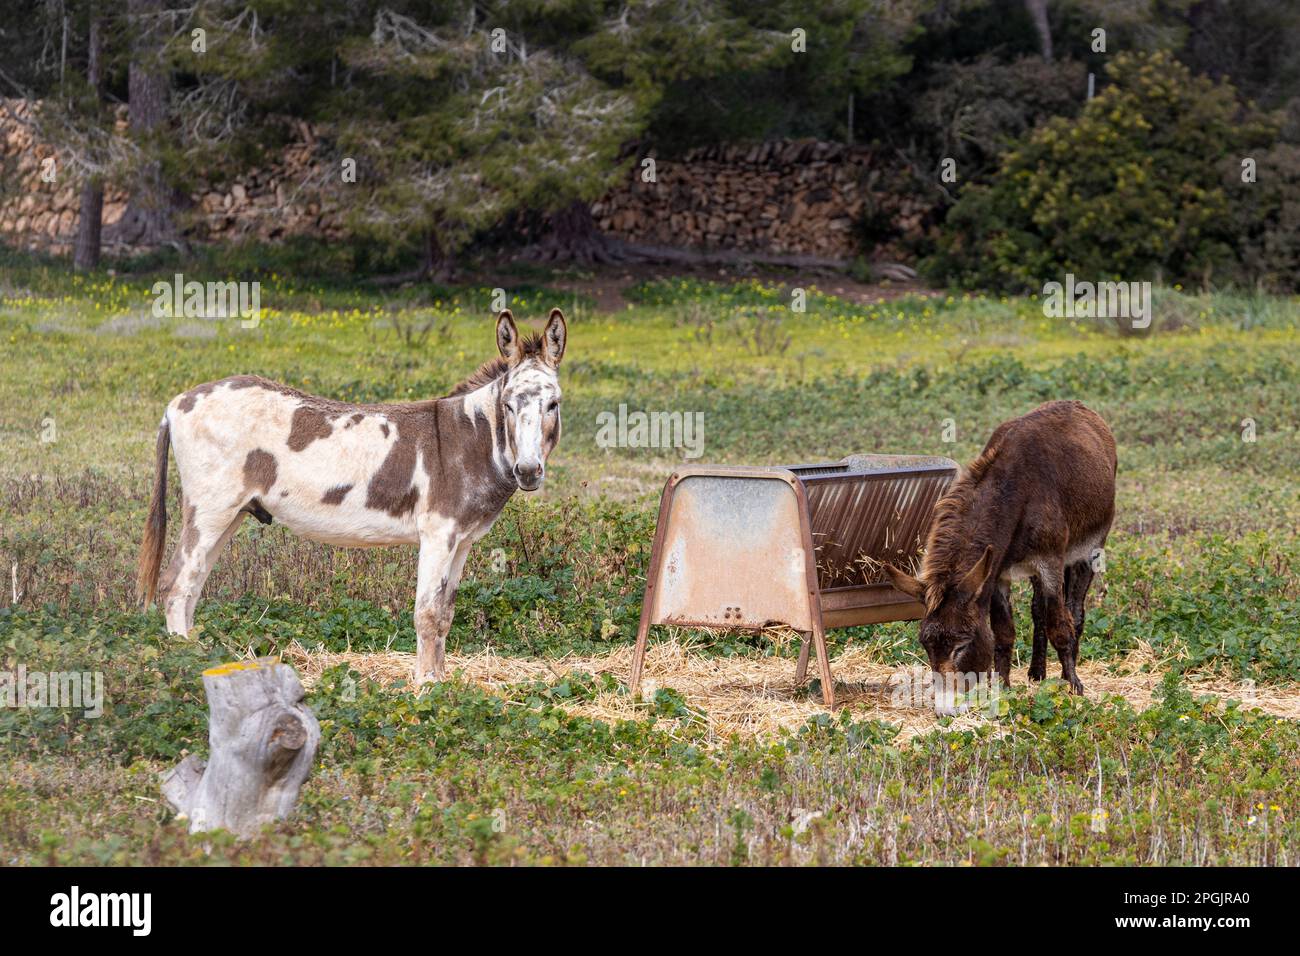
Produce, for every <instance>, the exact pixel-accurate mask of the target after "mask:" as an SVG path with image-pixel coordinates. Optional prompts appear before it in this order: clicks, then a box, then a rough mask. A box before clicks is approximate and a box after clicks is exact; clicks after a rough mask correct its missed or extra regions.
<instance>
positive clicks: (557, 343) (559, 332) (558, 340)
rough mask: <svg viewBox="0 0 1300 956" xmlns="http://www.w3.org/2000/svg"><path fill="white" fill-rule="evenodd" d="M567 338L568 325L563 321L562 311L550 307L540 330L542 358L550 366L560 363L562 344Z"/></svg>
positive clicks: (562, 353) (562, 355)
mask: <svg viewBox="0 0 1300 956" xmlns="http://www.w3.org/2000/svg"><path fill="white" fill-rule="evenodd" d="M568 338H569V327H568V326H567V325H565V323H564V313H563V312H561V311H560V310H559V309H551V317H550V319H549V320H548V321H547V323H546V330H545V331H544V332H542V358H543V359H544V360H545V362H546V364H547V365H549V366H550V367H551V368H555V367H556V366H557V365H559V364H560V359H562V358H564V344H565V342H567V341H568Z"/></svg>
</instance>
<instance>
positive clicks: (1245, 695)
mask: <svg viewBox="0 0 1300 956" xmlns="http://www.w3.org/2000/svg"><path fill="white" fill-rule="evenodd" d="M874 656H875V654H874V652H873V651H870V650H854V649H852V648H850V649H848V650H846V651H845V652H844V653H842V654H841V655H840V656H839V657H838V658H836V659H835V660H833V661H832V663H831V667H832V670H833V672H834V674H835V697H836V712H837V714H838V713H839V711H840V710H841V709H844V708H847V709H848V710H849V711H850V712H851V713H852V714H853V717H854V718H855V719H858V720H864V719H868V718H875V719H878V720H882V721H886V722H888V723H891V724H895V725H897V726H899V727H901V728H902V732H901V734H900V741H903V742H905V741H907V740H909V739H910V738H912V737H914V736H916V735H918V734H923V733H927V732H928V731H931V730H934V729H936V728H937V727H938V726H939V718H938V717H937V716H936V715H935V714H934V712H933V711H932V710H930V709H928V708H925V707H919V706H909V704H908V702H907V701H906V700H902V699H901V698H902V696H903V695H899V694H897V693H895V691H896V689H897V688H898V686H899V684H900V683H901V682H902V681H904V680H905V679H906V677H907V671H906V669H905V668H902V667H900V666H899V665H897V664H888V663H883V662H881V661H879V660H876V659H874ZM285 660H286V661H288V662H289V663H291V664H293V666H294V667H296V668H297V669H298V673H299V674H300V675H301V676H302V679H303V683H304V684H305V685H307V686H308V687H310V686H311V685H312V684H314V683H315V681H316V680H317V679H318V678H319V676H320V675H321V673H322V672H323V671H325V670H326V669H328V668H331V667H334V666H337V665H339V664H347V665H348V666H349V667H351V668H352V669H353V670H355V671H357V673H359V674H361V675H363V676H364V677H367V678H369V679H371V680H375V681H378V682H380V683H387V684H392V683H396V682H398V681H407V682H409V681H410V679H411V675H412V673H413V669H414V666H415V655H413V654H404V653H398V652H390V653H371V654H365V653H339V654H332V653H325V652H319V651H308V650H306V649H305V648H302V647H300V646H296V645H295V646H294V647H293V648H291V649H290V651H289V652H288V653H287V654H286V655H285ZM447 662H448V669H449V671H450V672H452V673H458V674H459V675H460V676H461V677H462V678H463V679H464V680H467V681H469V682H470V683H473V684H477V685H479V686H480V687H483V688H485V689H487V690H489V691H494V692H495V691H499V690H501V689H502V688H504V687H506V686H507V685H510V684H517V683H521V682H524V681H532V680H541V681H546V682H548V683H549V682H551V681H553V680H557V679H559V678H562V677H563V676H564V675H565V674H567V673H568V672H570V671H585V672H587V673H590V674H603V673H609V674H612V675H614V676H615V677H617V678H618V679H619V680H621V681H625V680H627V676H628V674H629V673H630V671H631V669H632V667H631V665H632V649H631V648H630V647H621V648H619V649H618V650H616V651H614V652H613V653H612V654H609V655H606V656H601V657H569V658H563V659H556V660H539V659H536V658H520V657H499V656H497V655H495V654H493V653H491V652H485V653H481V654H472V655H465V656H449V657H448V658H447ZM1153 664H1158V662H1156V661H1155V660H1154V658H1153V656H1152V655H1151V654H1150V653H1149V652H1148V651H1146V650H1139V651H1136V652H1134V653H1133V654H1130V655H1129V656H1128V657H1126V658H1123V659H1121V660H1119V661H1108V662H1102V663H1097V662H1086V663H1083V664H1081V665H1080V666H1079V675H1080V677H1082V679H1083V682H1084V685H1085V686H1086V687H1087V692H1088V696H1089V697H1092V698H1094V699H1096V698H1098V697H1100V696H1102V695H1108V694H1118V695H1120V696H1122V697H1124V698H1125V699H1126V700H1127V701H1128V702H1129V703H1130V704H1131V705H1132V706H1133V707H1134V708H1135V709H1138V710H1142V709H1144V708H1146V707H1148V706H1150V704H1151V701H1152V698H1153V696H1154V694H1155V691H1156V689H1157V688H1158V687H1159V685H1160V680H1161V677H1162V675H1163V668H1161V667H1159V666H1152V665H1153ZM794 668H795V665H794V661H792V660H790V659H788V658H757V657H755V658H720V657H712V656H706V655H703V654H699V653H691V652H689V650H688V647H687V646H686V645H683V644H682V643H679V642H677V641H666V642H663V643H659V644H655V645H652V646H651V647H650V648H649V650H648V652H647V654H646V664H645V680H646V682H647V685H648V686H647V687H645V688H643V692H644V691H646V690H649V689H650V687H652V686H653V687H666V688H671V689H672V690H674V691H676V692H677V693H679V694H681V695H682V696H683V697H684V698H685V699H686V702H687V703H688V704H689V705H690V706H691V707H694V708H698V709H700V710H702V711H703V712H704V714H705V718H704V720H705V722H706V724H707V727H708V729H709V731H710V737H711V739H713V740H714V741H724V740H726V739H727V738H728V737H730V736H731V735H732V734H740V735H741V736H745V737H766V736H771V735H773V734H776V733H777V732H779V731H780V730H781V729H782V728H784V729H786V730H797V729H798V728H799V727H801V726H802V725H803V724H804V723H806V722H807V721H808V720H809V719H811V718H814V717H816V716H817V715H819V714H823V713H825V712H826V710H825V707H823V706H822V704H821V701H820V699H819V698H818V697H814V696H812V695H810V694H809V693H808V690H807V688H806V687H800V686H797V685H796V684H795V680H794ZM1026 681H1027V676H1026V674H1025V671H1024V669H1018V670H1015V671H1013V673H1012V683H1013V685H1017V686H1023V685H1024V684H1025V683H1026ZM1187 683H1188V686H1189V689H1190V690H1191V691H1192V693H1193V694H1195V695H1197V696H1200V695H1204V694H1210V695H1213V696H1216V697H1219V698H1222V699H1224V700H1227V699H1229V698H1233V699H1236V700H1243V699H1244V700H1246V701H1248V703H1249V705H1250V706H1254V707H1258V708H1259V709H1260V710H1262V711H1264V712H1265V713H1269V714H1273V715H1275V716H1278V717H1285V718H1288V719H1291V720H1297V719H1300V685H1297V684H1290V685H1269V686H1265V687H1251V686H1249V685H1247V684H1243V683H1242V682H1241V681H1234V680H1229V679H1224V678H1220V677H1217V676H1210V675H1204V676H1191V677H1189V678H1188V679H1187ZM646 696H649V695H648V694H647V695H646ZM564 709H565V710H567V711H569V712H570V713H574V714H583V715H586V716H589V717H594V718H597V719H599V720H605V721H614V720H620V719H624V720H635V719H644V718H645V716H646V713H647V710H646V708H645V707H644V706H642V705H637V704H635V703H634V702H633V701H632V700H631V699H630V698H629V697H627V696H625V695H621V694H616V693H609V694H601V695H599V696H597V697H596V698H595V699H594V700H590V701H582V702H577V703H574V704H571V705H565V706H564ZM985 719H986V718H985V717H984V716H982V715H981V714H980V713H978V712H972V713H968V714H964V715H962V716H961V717H958V718H955V719H954V721H953V723H952V724H951V725H950V729H962V728H968V727H974V726H977V725H979V724H980V723H982V722H983V721H984V720H985Z"/></svg>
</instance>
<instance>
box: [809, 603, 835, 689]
mask: <svg viewBox="0 0 1300 956" xmlns="http://www.w3.org/2000/svg"><path fill="white" fill-rule="evenodd" d="M813 643H814V644H816V645H817V663H818V665H819V666H820V667H821V672H822V700H823V701H824V702H825V704H826V706H827V707H834V706H835V684H834V683H833V682H832V680H831V657H830V654H828V653H827V652H826V632H825V631H824V630H822V628H821V625H820V623H819V622H817V621H814V622H813Z"/></svg>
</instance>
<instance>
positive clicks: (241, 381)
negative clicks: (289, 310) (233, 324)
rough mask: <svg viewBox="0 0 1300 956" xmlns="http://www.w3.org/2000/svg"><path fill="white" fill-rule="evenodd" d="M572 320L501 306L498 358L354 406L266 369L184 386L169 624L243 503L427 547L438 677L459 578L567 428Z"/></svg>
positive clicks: (278, 517) (165, 438)
mask: <svg viewBox="0 0 1300 956" xmlns="http://www.w3.org/2000/svg"><path fill="white" fill-rule="evenodd" d="M566 336H567V328H566V326H565V322H564V315H563V314H562V313H561V312H560V310H559V309H553V310H552V311H551V316H550V320H549V321H548V322H547V324H546V329H545V331H543V332H542V334H541V336H540V337H539V336H530V337H529V338H526V339H525V338H521V337H520V334H519V330H518V329H517V328H516V326H515V320H514V318H513V316H511V314H510V312H509V311H504V312H502V313H501V314H500V315H499V316H498V317H497V323H496V337H497V347H498V349H499V350H500V352H501V357H500V358H497V359H493V360H492V361H490V362H488V363H486V364H485V365H483V366H482V367H481V368H480V369H479V370H478V371H477V372H475V373H474V375H472V376H471V377H470V378H468V379H467V380H465V381H464V382H462V383H461V384H460V385H458V386H456V388H454V389H453V390H452V391H451V393H450V394H448V395H447V396H446V397H444V398H438V399H431V400H428V401H422V402H409V403H404V404H400V405H350V404H347V403H346V402H336V401H332V400H331V399H327V398H317V397H316V396H314V395H307V394H305V393H303V392H299V391H297V390H295V389H292V388H288V387H287V386H284V385H280V384H278V383H276V382H271V381H268V380H267V379H264V378H259V377H257V376H254V375H236V376H234V377H233V378H226V379H222V380H221V381H219V382H209V383H207V384H206V385H200V386H198V387H197V388H192V389H190V390H189V391H188V392H185V393H184V394H181V395H177V396H176V397H175V398H173V399H172V400H171V402H170V403H169V404H168V406H167V412H166V414H164V415H163V419H162V424H161V425H160V426H159V428H158V445H157V454H156V460H155V464H156V471H155V474H154V484H153V495H152V497H151V499H150V501H149V518H148V523H147V524H146V525H145V531H144V540H143V541H142V543H141V550H140V566H139V576H138V586H139V591H140V596H141V599H142V600H143V601H144V602H145V603H146V604H147V603H149V602H151V601H152V600H153V599H154V597H155V595H157V596H158V597H159V599H160V601H161V603H162V606H163V610H164V611H165V613H166V615H167V629H168V630H169V631H170V632H172V633H175V634H187V633H188V632H189V631H190V629H191V628H192V627H193V625H194V606H195V604H196V603H197V602H198V599H199V592H200V591H201V590H202V589H203V583H204V581H206V580H207V577H208V574H209V573H210V572H211V571H212V567H213V565H214V564H215V563H216V560H217V556H218V555H219V554H220V552H221V549H222V547H223V546H224V545H225V543H226V542H227V541H228V540H229V539H230V537H231V536H232V535H233V534H234V533H235V530H236V529H237V528H238V527H239V524H240V522H241V521H243V520H244V517H245V516H246V515H249V514H251V515H253V516H255V517H256V518H257V519H258V520H260V521H262V522H264V523H270V522H271V520H272V519H274V520H275V521H279V522H280V523H281V524H283V525H285V526H286V527H288V528H289V529H290V530H292V531H293V532H294V533H295V534H298V535H301V536H302V537H304V538H309V539H311V540H313V541H322V542H325V543H327V544H335V545H343V546H345V547H373V546H376V545H394V544H419V546H420V567H419V576H418V579H417V581H416V589H415V632H416V635H417V637H418V639H419V648H418V652H417V654H416V663H415V678H416V680H417V681H419V682H423V681H427V680H442V679H443V678H444V677H445V675H446V669H445V662H444V648H445V646H446V640H447V631H448V629H449V628H450V627H451V619H452V614H453V613H454V610H455V608H454V604H455V598H456V586H457V584H458V583H459V581H460V574H461V571H462V569H463V568H464V567H465V558H466V557H467V556H468V555H469V549H470V546H471V545H472V544H473V543H474V542H475V541H477V540H478V539H479V538H481V537H482V536H483V535H484V534H485V533H486V532H487V530H488V529H489V528H490V527H492V523H493V522H494V521H495V520H496V518H497V515H499V514H500V513H501V509H502V508H504V507H505V503H506V501H507V500H508V499H509V498H510V496H511V495H512V494H513V493H514V490H515V489H516V488H523V489H524V490H526V491H533V490H535V489H536V488H538V487H539V486H540V485H541V483H542V478H543V475H544V472H545V467H546V460H547V457H548V456H549V455H550V453H551V451H552V450H553V449H554V448H555V445H556V443H557V442H558V441H559V440H560V383H559V378H558V375H557V370H558V368H559V365H560V359H561V358H562V357H563V356H564V345H565V339H566ZM169 445H170V446H171V447H172V448H174V449H175V454H176V467H177V470H178V471H179V472H180V477H181V509H182V512H183V517H184V526H183V527H182V529H181V534H180V539H179V540H178V541H177V544H176V550H175V552H174V553H173V554H172V559H171V563H170V564H169V565H168V567H167V570H166V572H165V573H164V574H163V575H162V582H161V586H160V585H159V580H158V571H159V568H160V566H161V564H162V553H163V542H164V538H165V537H166V528H167V451H168V446H169Z"/></svg>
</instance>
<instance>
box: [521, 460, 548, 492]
mask: <svg viewBox="0 0 1300 956" xmlns="http://www.w3.org/2000/svg"><path fill="white" fill-rule="evenodd" d="M515 481H517V482H519V487H520V488H522V489H524V491H536V490H537V489H538V488H539V487H541V484H542V466H541V465H540V464H536V465H515Z"/></svg>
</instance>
